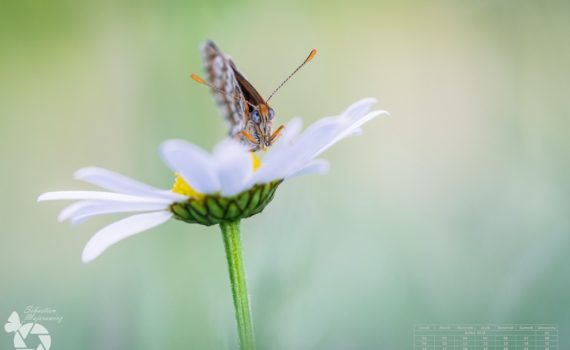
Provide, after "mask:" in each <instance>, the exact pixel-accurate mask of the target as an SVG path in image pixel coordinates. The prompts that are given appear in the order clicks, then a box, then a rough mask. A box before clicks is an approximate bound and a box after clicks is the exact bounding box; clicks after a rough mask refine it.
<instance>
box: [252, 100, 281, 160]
mask: <svg viewBox="0 0 570 350" xmlns="http://www.w3.org/2000/svg"><path fill="white" fill-rule="evenodd" d="M274 117H275V111H274V110H273V108H271V107H269V105H267V104H260V105H258V106H256V107H255V108H252V111H251V112H250V116H249V120H250V123H251V127H250V128H249V129H250V130H251V135H252V136H253V138H254V139H255V141H256V142H254V144H255V146H256V148H257V149H263V148H266V147H269V146H271V143H272V142H273V139H272V137H271V136H272V132H271V127H272V125H273V118H274ZM250 141H251V140H250Z"/></svg>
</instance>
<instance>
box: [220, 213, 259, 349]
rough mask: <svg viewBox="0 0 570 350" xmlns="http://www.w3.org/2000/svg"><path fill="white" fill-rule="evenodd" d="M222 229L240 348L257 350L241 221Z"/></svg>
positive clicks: (224, 224) (225, 224)
mask: <svg viewBox="0 0 570 350" xmlns="http://www.w3.org/2000/svg"><path fill="white" fill-rule="evenodd" d="M220 228H221V229H222V236H223V237H224V246H225V248H226V258H227V260H228V270H229V272H230V282H231V286H232V296H233V299H234V308H235V311H236V321H237V326H238V333H239V341H240V348H241V349H242V350H253V349H255V342H254V338H253V324H252V322H251V311H250V309H249V295H248V294H247V285H246V281H245V271H244V268H243V257H242V255H241V237H240V229H239V220H237V221H231V222H222V223H220Z"/></svg>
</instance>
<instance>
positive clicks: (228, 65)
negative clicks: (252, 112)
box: [202, 41, 249, 136]
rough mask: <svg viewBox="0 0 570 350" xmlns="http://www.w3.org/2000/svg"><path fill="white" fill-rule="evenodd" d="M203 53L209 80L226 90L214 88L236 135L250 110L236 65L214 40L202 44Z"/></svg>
mask: <svg viewBox="0 0 570 350" xmlns="http://www.w3.org/2000/svg"><path fill="white" fill-rule="evenodd" d="M202 55H203V60H204V66H205V69H206V74H207V77H208V81H209V82H210V84H212V86H214V87H215V88H216V89H219V90H221V91H224V92H225V93H221V92H220V91H216V90H213V89H212V94H213V95H214V99H215V100H216V103H217V105H218V108H219V110H220V113H221V114H222V116H223V117H224V119H225V120H226V122H227V123H228V126H229V127H230V131H229V134H230V136H234V135H236V134H237V133H239V132H240V131H241V130H243V127H244V125H245V120H246V119H247V115H248V110H249V109H248V107H247V104H246V103H245V97H244V95H243V92H242V89H241V87H240V85H239V82H238V80H237V78H236V75H235V74H234V65H233V63H232V61H231V59H230V58H229V57H227V56H226V55H224V54H223V53H222V52H221V51H220V49H218V47H217V46H216V44H214V43H213V42H212V41H208V42H206V43H205V44H204V45H203V46H202Z"/></svg>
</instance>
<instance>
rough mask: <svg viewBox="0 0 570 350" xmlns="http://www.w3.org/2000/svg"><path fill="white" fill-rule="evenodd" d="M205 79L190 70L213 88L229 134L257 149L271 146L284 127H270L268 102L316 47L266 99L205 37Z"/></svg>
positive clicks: (198, 78)
mask: <svg viewBox="0 0 570 350" xmlns="http://www.w3.org/2000/svg"><path fill="white" fill-rule="evenodd" d="M201 51H202V56H203V61H204V66H205V70H206V76H207V79H208V81H206V80H204V79H202V78H200V77H199V76H198V75H196V74H192V75H191V78H192V79H193V80H194V81H196V82H197V83H200V84H203V85H207V86H209V87H210V89H211V90H212V94H213V95H214V99H215V100H216V103H217V105H218V108H219V110H220V113H221V114H222V116H223V117H224V119H225V120H226V122H227V123H228V126H229V135H230V136H231V137H233V138H236V139H238V140H240V141H241V142H242V143H244V144H245V145H247V146H248V147H250V149H251V151H258V150H260V149H265V148H267V147H269V146H271V145H272V144H273V143H274V142H275V140H277V138H278V137H279V135H280V134H281V132H282V131H283V128H284V126H283V125H281V126H279V127H278V128H277V129H276V130H273V120H274V118H275V111H274V110H273V108H271V107H270V106H269V104H268V102H269V100H270V99H271V98H272V97H273V95H275V93H276V92H277V91H279V89H281V87H282V86H283V85H285V83H286V82H287V81H288V80H289V79H291V77H293V75H295V73H297V71H299V69H301V67H303V66H304V65H305V64H307V63H308V62H309V61H311V60H312V59H313V58H314V57H315V55H316V54H317V50H315V49H313V50H311V53H310V54H309V56H307V58H306V59H305V60H304V61H303V63H301V64H300V65H299V66H298V67H297V68H296V69H295V70H294V71H293V73H291V74H290V75H289V76H288V77H287V79H285V80H284V81H283V82H282V83H281V84H280V85H279V86H278V87H277V88H276V89H275V90H274V91H273V92H272V93H271V95H269V97H268V98H267V100H265V99H264V98H263V97H262V96H261V94H260V93H259V92H257V90H256V89H255V88H254V87H253V85H252V84H251V83H250V82H249V81H248V80H247V79H246V78H245V76H244V75H243V74H242V73H241V72H240V71H239V70H238V69H237V67H236V65H235V63H234V61H233V60H232V59H231V58H230V57H229V56H228V55H225V54H223V53H222V51H221V50H220V49H219V48H218V47H217V46H216V44H214V42H213V41H207V42H206V43H205V44H204V45H203V46H202V48H201Z"/></svg>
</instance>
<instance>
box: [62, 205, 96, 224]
mask: <svg viewBox="0 0 570 350" xmlns="http://www.w3.org/2000/svg"><path fill="white" fill-rule="evenodd" d="M93 203H95V202H90V201H79V202H75V203H73V204H70V205H68V206H67V207H65V208H63V210H62V211H61V212H60V213H59V215H58V216H57V221H59V222H64V221H65V220H67V219H69V218H70V217H72V216H73V215H75V213H77V212H78V211H80V210H82V209H83V208H85V207H89V206H90V205H93Z"/></svg>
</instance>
